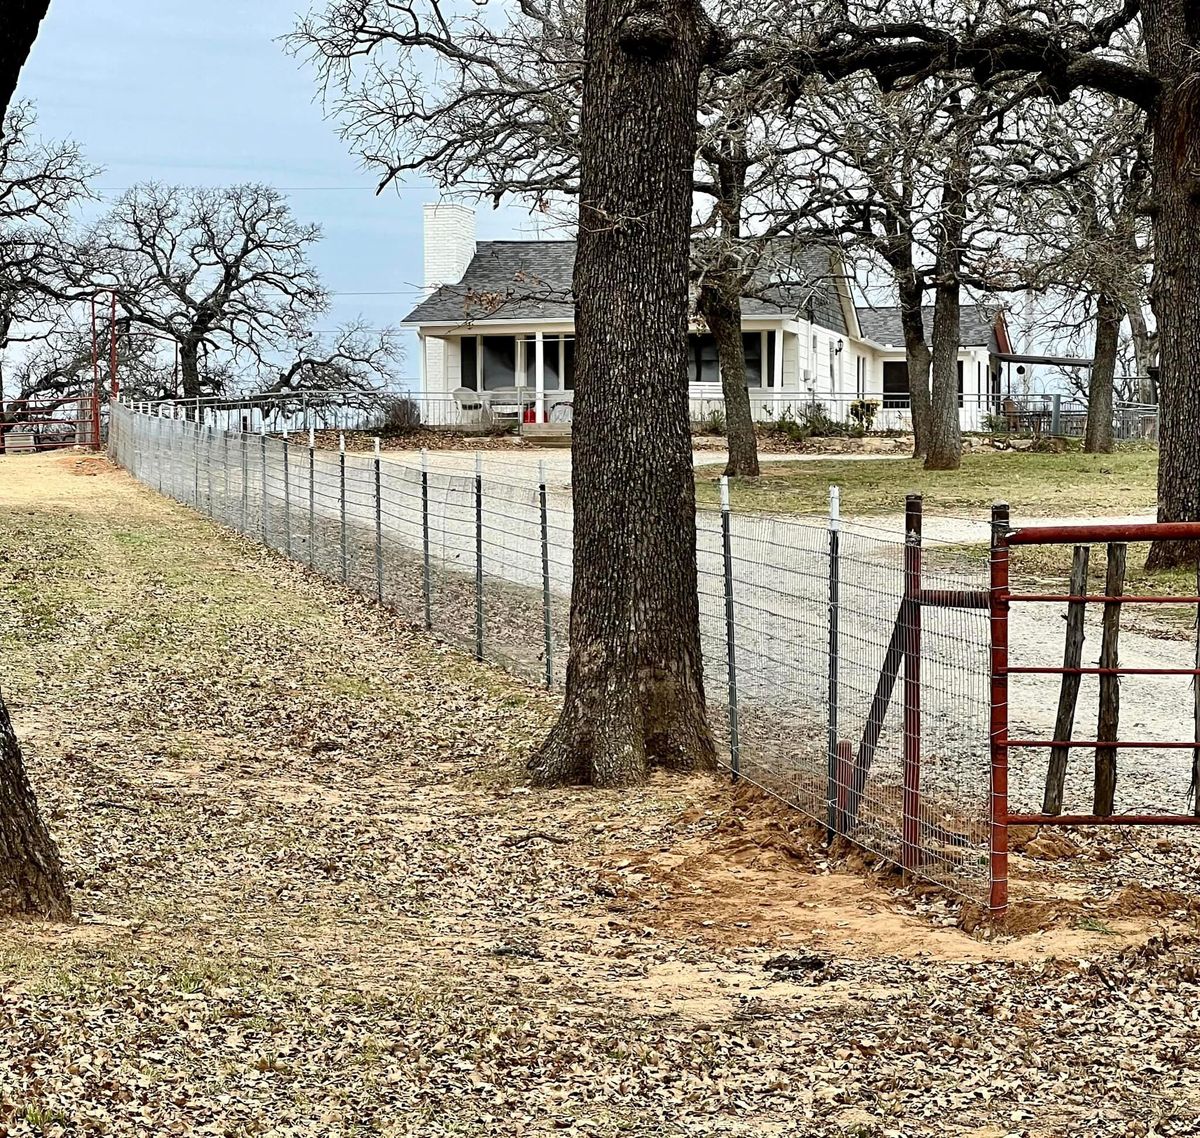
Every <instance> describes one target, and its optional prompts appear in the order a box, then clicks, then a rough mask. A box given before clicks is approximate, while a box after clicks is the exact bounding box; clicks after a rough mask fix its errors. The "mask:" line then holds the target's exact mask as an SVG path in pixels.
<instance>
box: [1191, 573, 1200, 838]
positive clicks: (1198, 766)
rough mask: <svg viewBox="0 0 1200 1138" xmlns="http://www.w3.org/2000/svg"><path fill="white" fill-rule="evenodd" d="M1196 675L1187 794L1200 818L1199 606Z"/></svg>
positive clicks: (1199, 583) (1199, 576) (1199, 609)
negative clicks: (1193, 743)
mask: <svg viewBox="0 0 1200 1138" xmlns="http://www.w3.org/2000/svg"><path fill="white" fill-rule="evenodd" d="M1196 596H1198V597H1200V562H1197V563H1196ZM1192 666H1193V667H1194V668H1195V669H1196V675H1194V676H1193V677H1192V738H1193V739H1194V740H1195V742H1196V746H1195V748H1194V749H1193V750H1192V785H1191V787H1190V788H1189V790H1188V793H1189V794H1190V795H1191V796H1192V816H1193V817H1195V818H1200V605H1197V606H1196V650H1195V656H1194V657H1193V665H1192Z"/></svg>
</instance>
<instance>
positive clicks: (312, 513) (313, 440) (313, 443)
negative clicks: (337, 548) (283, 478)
mask: <svg viewBox="0 0 1200 1138" xmlns="http://www.w3.org/2000/svg"><path fill="white" fill-rule="evenodd" d="M316 466H317V436H316V432H315V431H314V430H313V428H312V427H309V428H308V567H309V568H310V569H311V568H313V566H314V565H315V564H316V556H317V554H316V549H317V483H316V473H317V470H316Z"/></svg>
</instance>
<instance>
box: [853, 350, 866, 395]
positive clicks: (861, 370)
mask: <svg viewBox="0 0 1200 1138" xmlns="http://www.w3.org/2000/svg"><path fill="white" fill-rule="evenodd" d="M854 393H855V395H857V396H858V397H859V399H862V398H863V396H864V395H866V393H867V357H866V356H858V355H856V356H855V357H854Z"/></svg>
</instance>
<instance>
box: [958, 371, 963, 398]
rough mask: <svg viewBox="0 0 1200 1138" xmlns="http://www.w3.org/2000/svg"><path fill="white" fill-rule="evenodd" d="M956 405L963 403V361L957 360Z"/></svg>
mask: <svg viewBox="0 0 1200 1138" xmlns="http://www.w3.org/2000/svg"><path fill="white" fill-rule="evenodd" d="M958 405H959V406H960V407H961V406H962V405H963V362H962V360H959V361H958Z"/></svg>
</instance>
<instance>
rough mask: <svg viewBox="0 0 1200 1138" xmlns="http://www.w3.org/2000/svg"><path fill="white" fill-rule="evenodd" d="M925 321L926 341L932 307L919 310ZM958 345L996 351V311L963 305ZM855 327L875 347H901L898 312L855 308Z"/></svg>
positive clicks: (884, 309)
mask: <svg viewBox="0 0 1200 1138" xmlns="http://www.w3.org/2000/svg"><path fill="white" fill-rule="evenodd" d="M921 317H922V319H923V320H924V322H925V338H926V340H928V339H929V333H930V331H931V330H932V329H933V306H932V305H928V304H927V305H925V307H924V308H922V309H921ZM959 320H960V323H959V336H958V339H959V345H960V346H961V347H964V348H982V347H986V348H987V349H988V351H990V352H996V351H999V347H998V345H997V344H996V309H995V308H989V307H988V306H987V305H986V304H964V305H963V306H962V312H961V314H960V318H959ZM858 325H859V327H860V328H861V329H862V334H863V335H864V336H865V337H866V338H867V339H868V340H874V341H875V342H876V343H878V344H893V345H895V346H896V347H898V348H900V347H903V346H904V329H903V328H902V327H901V324H900V309H899V308H894V307H890V306H889V307H883V308H870V307H860V308H859V309H858Z"/></svg>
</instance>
